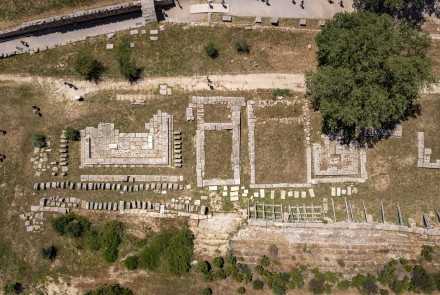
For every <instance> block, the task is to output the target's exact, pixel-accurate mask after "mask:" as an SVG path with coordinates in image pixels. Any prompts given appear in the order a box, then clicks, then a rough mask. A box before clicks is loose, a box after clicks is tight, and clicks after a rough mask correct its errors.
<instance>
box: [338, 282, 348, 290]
mask: <svg viewBox="0 0 440 295" xmlns="http://www.w3.org/2000/svg"><path fill="white" fill-rule="evenodd" d="M350 285H351V282H350V281H349V280H343V281H340V282H339V283H338V289H339V290H341V291H347V290H348V288H350Z"/></svg>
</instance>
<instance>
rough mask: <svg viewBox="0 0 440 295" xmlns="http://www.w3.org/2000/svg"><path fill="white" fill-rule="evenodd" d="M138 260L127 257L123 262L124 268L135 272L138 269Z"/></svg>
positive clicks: (133, 257) (134, 257)
mask: <svg viewBox="0 0 440 295" xmlns="http://www.w3.org/2000/svg"><path fill="white" fill-rule="evenodd" d="M138 263H139V258H138V257H137V256H128V257H127V258H126V259H125V261H124V264H125V267H126V268H127V269H129V270H135V269H137V268H138Z"/></svg>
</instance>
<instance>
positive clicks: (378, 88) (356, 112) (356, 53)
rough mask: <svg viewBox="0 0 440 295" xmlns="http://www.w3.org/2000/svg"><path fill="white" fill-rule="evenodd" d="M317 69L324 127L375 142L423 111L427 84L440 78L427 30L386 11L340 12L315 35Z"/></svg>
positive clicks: (310, 77)
mask: <svg viewBox="0 0 440 295" xmlns="http://www.w3.org/2000/svg"><path fill="white" fill-rule="evenodd" d="M316 43H317V46H318V48H319V51H318V55H317V58H318V70H317V71H316V72H309V73H307V74H306V85H307V90H308V93H309V94H310V95H311V97H312V103H313V107H314V108H315V110H318V111H319V112H320V113H321V115H322V118H323V132H324V133H327V134H339V133H341V135H342V138H343V139H344V140H345V141H347V142H348V141H351V140H354V139H355V140H358V141H360V142H361V143H365V142H368V143H374V142H375V141H376V140H379V139H380V138H382V137H383V136H386V133H385V134H384V132H375V133H373V134H371V132H369V131H371V129H375V130H386V129H390V128H393V127H394V126H395V124H397V123H398V122H400V121H402V120H405V119H407V118H408V117H409V116H414V115H416V114H417V113H418V112H419V106H418V105H417V104H416V99H417V98H418V95H419V91H420V89H421V88H422V87H424V86H426V85H428V84H430V83H432V82H434V81H435V78H434V76H433V74H432V72H431V60H430V58H429V57H427V51H428V49H429V47H430V44H431V41H430V38H429V36H428V35H426V34H424V33H420V32H417V31H415V30H413V29H411V28H410V27H409V26H407V25H405V24H401V23H399V22H397V21H394V20H393V19H392V18H391V17H389V16H387V15H381V16H378V15H376V14H372V13H365V12H360V13H338V14H336V15H335V17H334V18H333V20H331V21H329V22H328V23H327V24H326V26H325V28H324V29H323V30H322V31H321V32H320V33H319V34H318V35H317V36H316Z"/></svg>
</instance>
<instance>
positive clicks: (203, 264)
mask: <svg viewBox="0 0 440 295" xmlns="http://www.w3.org/2000/svg"><path fill="white" fill-rule="evenodd" d="M210 270H211V266H210V265H209V262H208V261H206V260H200V261H199V262H197V265H196V269H195V271H196V272H198V273H202V274H207V273H209V271H210Z"/></svg>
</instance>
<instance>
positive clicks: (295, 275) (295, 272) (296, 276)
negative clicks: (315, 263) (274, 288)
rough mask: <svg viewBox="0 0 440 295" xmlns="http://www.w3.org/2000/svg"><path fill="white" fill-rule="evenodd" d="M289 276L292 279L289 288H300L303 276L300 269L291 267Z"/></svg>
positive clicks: (302, 285) (302, 284) (302, 283)
mask: <svg viewBox="0 0 440 295" xmlns="http://www.w3.org/2000/svg"><path fill="white" fill-rule="evenodd" d="M290 277H291V278H292V280H291V281H290V283H291V287H292V288H291V289H294V288H295V287H298V288H302V287H304V277H303V275H302V270H301V269H298V268H294V269H292V271H291V272H290Z"/></svg>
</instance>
